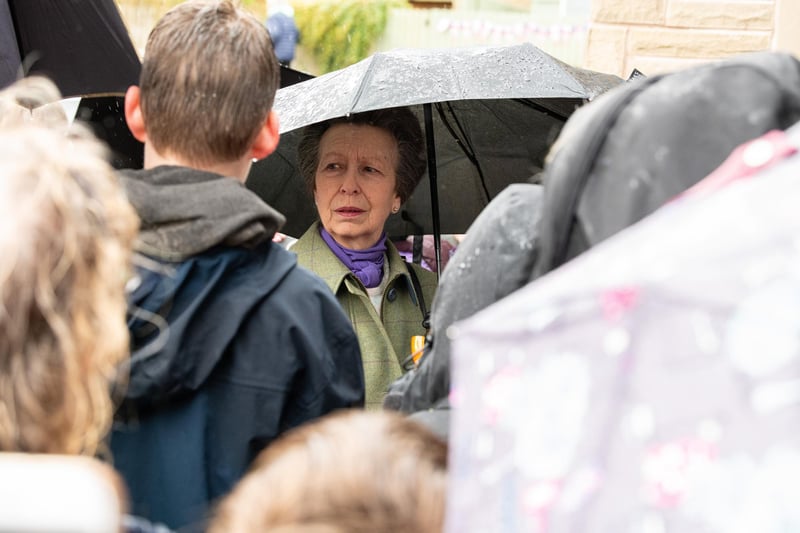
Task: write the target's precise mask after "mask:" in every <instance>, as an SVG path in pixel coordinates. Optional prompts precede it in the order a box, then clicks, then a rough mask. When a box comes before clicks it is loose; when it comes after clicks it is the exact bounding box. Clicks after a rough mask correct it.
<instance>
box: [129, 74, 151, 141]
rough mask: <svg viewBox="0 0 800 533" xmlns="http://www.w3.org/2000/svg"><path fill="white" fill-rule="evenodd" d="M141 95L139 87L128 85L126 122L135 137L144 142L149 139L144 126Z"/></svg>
mask: <svg viewBox="0 0 800 533" xmlns="http://www.w3.org/2000/svg"><path fill="white" fill-rule="evenodd" d="M140 97H141V91H140V90H139V87H137V86H136V85H131V86H130V87H128V91H127V92H126V93H125V122H126V123H127V124H128V129H129V130H131V133H132V134H133V137H134V138H135V139H136V140H137V141H139V142H142V143H143V142H145V141H146V140H147V132H146V131H145V127H144V117H143V116H142V107H141V101H140Z"/></svg>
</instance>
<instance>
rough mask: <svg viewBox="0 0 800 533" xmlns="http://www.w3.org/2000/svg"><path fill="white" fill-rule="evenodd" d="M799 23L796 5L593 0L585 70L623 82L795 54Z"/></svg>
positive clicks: (756, 0)
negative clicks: (749, 55)
mask: <svg viewBox="0 0 800 533" xmlns="http://www.w3.org/2000/svg"><path fill="white" fill-rule="evenodd" d="M798 17H800V2H798V0H593V2H592V15H591V25H590V27H589V34H588V36H587V49H586V54H585V59H584V66H586V67H587V68H590V69H593V70H598V71H601V72H608V73H612V74H617V75H619V76H623V77H627V76H628V75H629V74H630V73H631V71H632V70H633V69H634V68H636V69H638V70H640V71H641V72H643V73H645V74H656V73H659V72H670V71H674V70H678V69H681V68H684V67H688V66H692V65H694V64H697V63H701V62H707V61H709V60H714V59H719V58H723V57H726V56H731V55H737V54H741V53H746V52H753V51H759V50H774V49H782V50H786V51H790V52H793V53H800V37H799V36H798V35H797V33H798V32H797V31H796V25H795V24H790V22H791V21H797V20H798ZM792 26H795V27H792Z"/></svg>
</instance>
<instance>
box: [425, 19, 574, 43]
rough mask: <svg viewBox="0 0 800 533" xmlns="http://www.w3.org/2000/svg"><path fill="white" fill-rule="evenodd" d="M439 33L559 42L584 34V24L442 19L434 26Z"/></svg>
mask: <svg viewBox="0 0 800 533" xmlns="http://www.w3.org/2000/svg"><path fill="white" fill-rule="evenodd" d="M436 30H437V31H438V32H440V33H452V34H455V35H460V36H464V37H475V36H480V37H501V38H509V37H516V38H522V37H524V38H537V39H550V40H555V41H557V40H561V39H567V38H570V37H573V36H575V35H578V34H582V33H586V31H587V26H586V25H585V24H579V25H573V24H550V25H546V26H545V25H541V24H536V23H534V22H517V23H514V24H497V23H494V22H489V21H486V20H478V19H475V20H450V19H442V20H440V21H439V22H438V23H437V24H436Z"/></svg>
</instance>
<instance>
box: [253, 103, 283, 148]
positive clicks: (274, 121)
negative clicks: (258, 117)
mask: <svg viewBox="0 0 800 533" xmlns="http://www.w3.org/2000/svg"><path fill="white" fill-rule="evenodd" d="M279 140H280V123H279V121H278V114H277V113H276V112H275V111H270V112H269V115H267V120H265V121H264V124H263V125H262V126H261V130H260V131H259V132H258V135H257V136H256V140H255V141H254V142H253V147H252V148H251V150H250V156H251V157H253V158H255V159H264V158H265V157H267V156H268V155H270V154H271V153H272V152H274V151H275V149H276V148H277V147H278V141H279Z"/></svg>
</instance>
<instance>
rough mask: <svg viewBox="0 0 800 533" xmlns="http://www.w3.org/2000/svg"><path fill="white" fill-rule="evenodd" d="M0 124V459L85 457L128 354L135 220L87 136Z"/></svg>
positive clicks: (103, 425)
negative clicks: (5, 455) (4, 455)
mask: <svg viewBox="0 0 800 533" xmlns="http://www.w3.org/2000/svg"><path fill="white" fill-rule="evenodd" d="M0 100H2V97H1V96H0ZM3 122H4V123H3V128H2V129H1V130H0V216H2V223H0V228H2V229H0V309H1V310H2V311H0V450H2V451H19V452H33V453H62V454H85V455H94V454H96V453H97V452H98V451H99V449H100V448H101V441H102V440H103V437H104V436H105V435H106V432H107V431H108V429H109V427H110V425H111V419H112V414H113V409H112V404H111V398H110V395H109V386H110V381H111V380H112V379H113V378H115V377H116V370H117V366H118V364H119V363H120V362H121V361H122V360H123V359H125V357H126V356H127V354H128V331H127V328H126V327H125V307H126V302H125V291H124V287H125V281H126V279H127V276H126V274H127V273H128V272H129V271H130V250H131V246H132V242H133V239H134V237H135V234H136V228H137V219H136V215H135V214H134V212H133V210H132V209H131V206H130V205H129V204H128V202H127V201H126V199H125V196H124V194H123V192H122V189H121V188H120V187H119V185H118V182H117V180H116V177H115V175H114V171H113V169H112V168H111V166H110V165H108V164H107V163H106V162H105V161H104V159H103V156H104V155H105V152H104V149H103V147H102V146H101V145H100V144H99V142H97V141H95V140H94V139H92V138H89V137H88V135H89V134H88V133H86V134H85V136H86V138H82V137H81V136H80V135H77V132H78V131H80V130H71V131H73V132H75V133H73V134H71V135H70V137H67V136H66V132H65V129H49V128H45V127H41V126H35V125H32V124H19V123H18V125H13V123H14V121H13V120H10V119H8V116H7V115H6V116H5V120H4V121H3ZM23 122H24V121H23Z"/></svg>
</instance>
